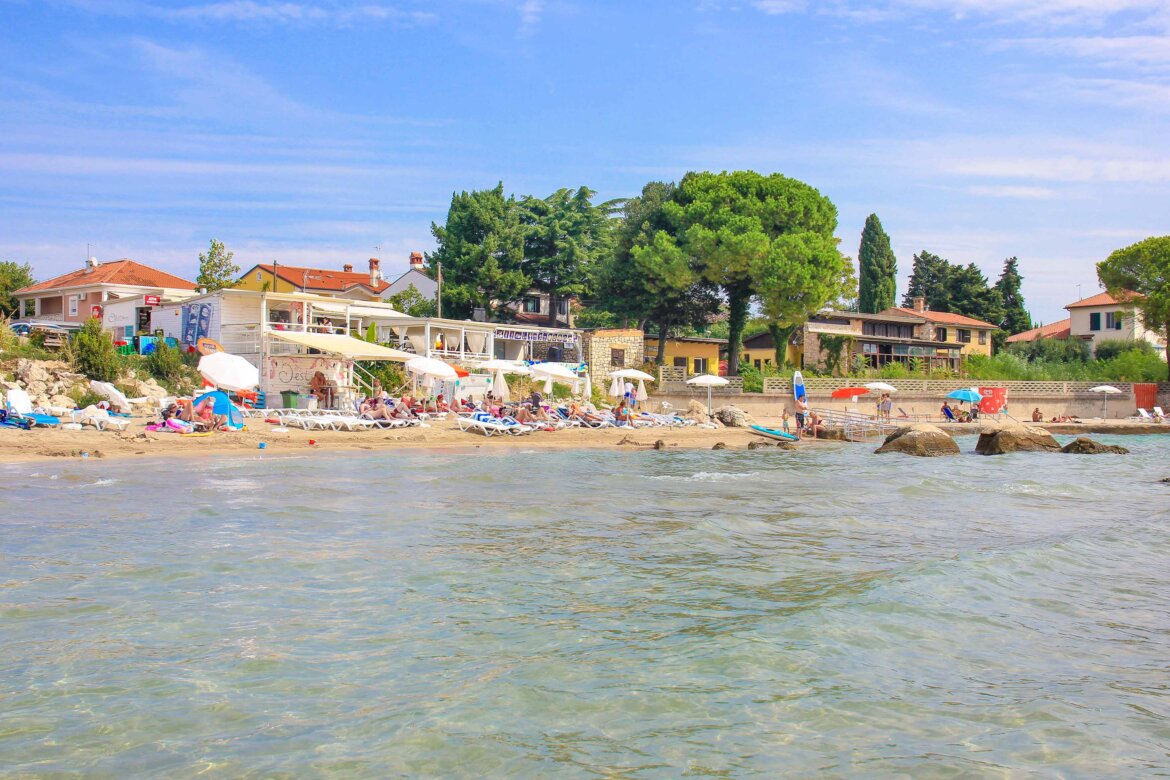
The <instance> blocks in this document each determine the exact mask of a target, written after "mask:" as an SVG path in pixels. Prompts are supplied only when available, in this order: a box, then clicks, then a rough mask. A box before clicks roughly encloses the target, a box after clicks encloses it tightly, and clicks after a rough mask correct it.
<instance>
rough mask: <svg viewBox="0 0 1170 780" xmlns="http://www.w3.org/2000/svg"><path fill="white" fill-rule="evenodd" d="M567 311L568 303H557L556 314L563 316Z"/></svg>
mask: <svg viewBox="0 0 1170 780" xmlns="http://www.w3.org/2000/svg"><path fill="white" fill-rule="evenodd" d="M568 311H569V302H568V301H566V300H563V299H562V300H559V301H557V314H565V313H567V312H568Z"/></svg>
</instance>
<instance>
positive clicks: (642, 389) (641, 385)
mask: <svg viewBox="0 0 1170 780" xmlns="http://www.w3.org/2000/svg"><path fill="white" fill-rule="evenodd" d="M649 397H650V396H648V395H646V381H645V380H643V379H639V380H638V392H637V393H635V394H634V400H635V401H645V400H646V399H647V398H649Z"/></svg>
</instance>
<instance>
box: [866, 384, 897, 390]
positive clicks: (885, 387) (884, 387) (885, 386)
mask: <svg viewBox="0 0 1170 780" xmlns="http://www.w3.org/2000/svg"><path fill="white" fill-rule="evenodd" d="M865 386H866V387H868V388H869V389H870V390H876V391H877V392H879V393H896V392H898V388H896V387H894V386H893V385H889V384H886V383H885V382H868V383H867V384H866V385H865Z"/></svg>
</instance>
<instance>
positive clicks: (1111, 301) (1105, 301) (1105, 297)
mask: <svg viewBox="0 0 1170 780" xmlns="http://www.w3.org/2000/svg"><path fill="white" fill-rule="evenodd" d="M1127 295H1129V296H1130V297H1131V298H1141V297H1143V296H1141V295H1139V294H1138V293H1134V292H1131V293H1127ZM1119 303H1126V301H1119V300H1118V299H1116V298H1114V297H1113V296H1112V295H1110V294H1109V293H1107V292H1103V293H1097V294H1096V295H1091V296H1089V297H1088V298H1082V299H1081V300H1079V301H1077V302H1076V303H1070V304H1069V305H1068V306H1065V307H1064V308H1066V309H1080V308H1082V307H1086V306H1114V305H1116V304H1119Z"/></svg>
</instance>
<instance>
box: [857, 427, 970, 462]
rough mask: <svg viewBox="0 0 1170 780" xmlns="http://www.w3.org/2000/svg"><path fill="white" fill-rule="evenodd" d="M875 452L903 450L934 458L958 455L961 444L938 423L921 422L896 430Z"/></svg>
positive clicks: (907, 453) (903, 451)
mask: <svg viewBox="0 0 1170 780" xmlns="http://www.w3.org/2000/svg"><path fill="white" fill-rule="evenodd" d="M874 452H879V453H880V452H901V453H904V454H906V455H917V456H918V457H921V458H933V457H937V456H940V455H958V454H959V445H958V444H956V443H955V440H954V439H952V438H951V437H950V435H948V434H947V432H946V431H944V430H943V429H942V428H939V427H938V426H937V425H928V424H926V423H920V424H917V425H907V426H906V427H905V428H899V429H898V430H896V431H894V432H893V433H891V434H890V435H889V436H887V437H886V440H885V441H884V442H883V443H882V446H880V447H878V448H877V449H876V450H874Z"/></svg>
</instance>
